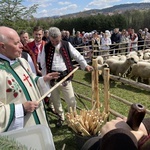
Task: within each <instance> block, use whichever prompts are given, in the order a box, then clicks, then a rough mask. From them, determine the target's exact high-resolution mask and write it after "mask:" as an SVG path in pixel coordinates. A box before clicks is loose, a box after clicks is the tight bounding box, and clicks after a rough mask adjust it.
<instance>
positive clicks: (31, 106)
mask: <svg viewBox="0 0 150 150" xmlns="http://www.w3.org/2000/svg"><path fill="white" fill-rule="evenodd" d="M22 105H23V109H24V113H25V114H26V113H32V112H33V111H34V110H36V109H37V108H38V106H39V104H38V102H36V101H27V102H25V103H23V104H22Z"/></svg>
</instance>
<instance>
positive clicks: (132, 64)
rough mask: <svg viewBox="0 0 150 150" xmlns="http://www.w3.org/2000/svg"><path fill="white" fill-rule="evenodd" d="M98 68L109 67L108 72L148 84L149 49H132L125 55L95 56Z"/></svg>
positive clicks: (149, 74)
mask: <svg viewBox="0 0 150 150" xmlns="http://www.w3.org/2000/svg"><path fill="white" fill-rule="evenodd" d="M96 59H97V62H98V69H99V70H102V71H103V69H104V68H106V67H109V68H110V74H113V75H116V76H121V77H124V78H128V79H133V80H135V81H137V82H138V81H140V82H144V81H145V80H147V81H148V84H150V49H146V50H139V51H132V52H130V53H129V54H127V55H118V56H109V58H107V59H106V60H104V59H103V57H102V56H97V58H96Z"/></svg>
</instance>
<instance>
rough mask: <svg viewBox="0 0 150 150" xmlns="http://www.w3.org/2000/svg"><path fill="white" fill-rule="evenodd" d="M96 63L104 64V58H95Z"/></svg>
mask: <svg viewBox="0 0 150 150" xmlns="http://www.w3.org/2000/svg"><path fill="white" fill-rule="evenodd" d="M96 60H97V63H98V64H100V65H102V64H103V63H104V58H103V57H102V56H97V57H96Z"/></svg>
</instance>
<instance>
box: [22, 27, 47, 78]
mask: <svg viewBox="0 0 150 150" xmlns="http://www.w3.org/2000/svg"><path fill="white" fill-rule="evenodd" d="M43 34H44V31H43V29H42V28H41V27H40V26H35V27H34V28H33V37H34V40H33V41H32V42H29V43H27V45H25V46H24V48H23V50H24V51H26V52H27V53H29V54H30V56H31V58H32V60H33V62H34V65H35V68H36V72H37V75H38V76H41V75H42V74H41V67H40V55H41V52H42V49H43V47H44V45H45V43H46V42H45V41H43V40H42V37H43Z"/></svg>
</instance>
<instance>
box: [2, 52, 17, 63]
mask: <svg viewBox="0 0 150 150" xmlns="http://www.w3.org/2000/svg"><path fill="white" fill-rule="evenodd" d="M0 58H2V59H4V60H6V61H8V62H9V63H10V65H12V64H14V63H15V62H16V61H17V59H15V60H11V59H9V58H8V57H6V56H5V55H2V54H0Z"/></svg>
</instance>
